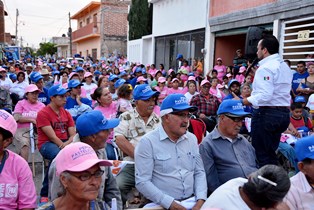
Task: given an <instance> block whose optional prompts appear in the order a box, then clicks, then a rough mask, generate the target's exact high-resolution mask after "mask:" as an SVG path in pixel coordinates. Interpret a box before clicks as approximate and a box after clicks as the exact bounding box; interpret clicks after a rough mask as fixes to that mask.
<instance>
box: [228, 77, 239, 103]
mask: <svg viewBox="0 0 314 210" xmlns="http://www.w3.org/2000/svg"><path fill="white" fill-rule="evenodd" d="M240 86H241V84H240V82H239V81H238V80H236V79H232V80H230V81H229V82H228V90H229V92H230V93H229V94H228V95H227V96H226V97H225V98H224V100H227V99H233V98H234V95H233V94H235V95H236V96H238V97H239V98H242V96H241V91H240ZM232 93H233V94H232Z"/></svg>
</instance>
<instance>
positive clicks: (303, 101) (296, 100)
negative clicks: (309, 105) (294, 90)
mask: <svg viewBox="0 0 314 210" xmlns="http://www.w3.org/2000/svg"><path fill="white" fill-rule="evenodd" d="M294 102H295V103H305V98H304V96H297V97H295V99H294Z"/></svg>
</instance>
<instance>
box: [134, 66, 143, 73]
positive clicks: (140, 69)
mask: <svg viewBox="0 0 314 210" xmlns="http://www.w3.org/2000/svg"><path fill="white" fill-rule="evenodd" d="M139 72H142V68H141V67H140V66H139V67H136V69H135V72H134V73H139Z"/></svg>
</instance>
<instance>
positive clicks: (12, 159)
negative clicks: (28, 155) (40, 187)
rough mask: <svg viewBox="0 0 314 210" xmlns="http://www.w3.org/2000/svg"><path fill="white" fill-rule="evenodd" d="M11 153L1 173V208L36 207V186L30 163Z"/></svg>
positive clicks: (7, 209)
mask: <svg viewBox="0 0 314 210" xmlns="http://www.w3.org/2000/svg"><path fill="white" fill-rule="evenodd" d="M5 151H7V152H8V153H7V154H9V156H8V158H7V159H6V161H5V163H4V167H3V170H2V172H1V173H0V208H1V209H3V210H9V209H25V208H36V198H37V196H36V188H35V184H34V181H33V176H32V172H31V170H30V168H29V165H28V163H27V162H26V161H25V160H24V159H23V158H22V157H20V156H19V155H17V154H15V153H13V152H11V151H9V150H5Z"/></svg>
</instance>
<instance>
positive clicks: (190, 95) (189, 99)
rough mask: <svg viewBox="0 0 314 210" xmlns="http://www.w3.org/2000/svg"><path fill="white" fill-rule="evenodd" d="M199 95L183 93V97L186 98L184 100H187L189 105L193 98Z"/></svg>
mask: <svg viewBox="0 0 314 210" xmlns="http://www.w3.org/2000/svg"><path fill="white" fill-rule="evenodd" d="M197 94H199V92H195V93H194V94H193V95H192V94H191V93H189V92H187V93H185V94H184V96H185V97H186V99H187V100H188V103H189V104H190V101H191V99H192V97H193V96H195V95H197Z"/></svg>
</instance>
